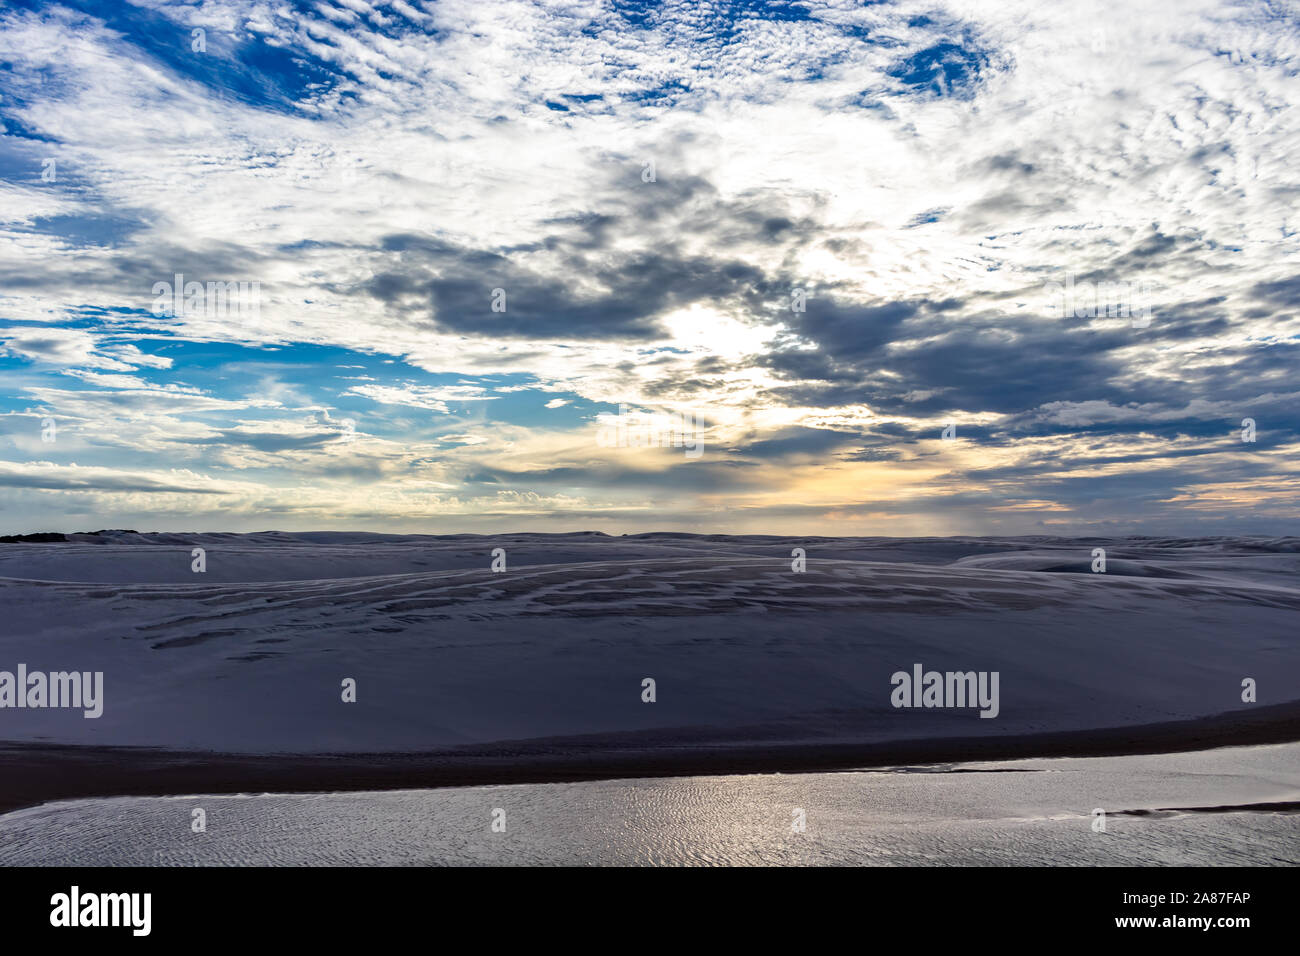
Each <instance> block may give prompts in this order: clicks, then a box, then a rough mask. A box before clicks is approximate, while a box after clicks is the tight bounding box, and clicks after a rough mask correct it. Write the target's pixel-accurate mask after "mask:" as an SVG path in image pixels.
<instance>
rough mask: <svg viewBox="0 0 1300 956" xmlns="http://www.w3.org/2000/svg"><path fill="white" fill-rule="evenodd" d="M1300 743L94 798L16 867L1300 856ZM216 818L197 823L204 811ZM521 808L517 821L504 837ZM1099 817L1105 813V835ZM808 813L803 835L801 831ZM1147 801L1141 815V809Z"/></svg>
mask: <svg viewBox="0 0 1300 956" xmlns="http://www.w3.org/2000/svg"><path fill="white" fill-rule="evenodd" d="M1297 800H1300V744H1285V745H1277V746H1267V747H1249V748H1232V749H1222V750H1213V751H1204V752H1199V753H1184V754H1163V755H1155V756H1132V757H1106V758H1063V759H1053V760H1018V761H1006V762H1000V763H983V764H965V765H957V766H947V767H929V768H893V769H891V770H887V771H870V772H866V771H863V772H845V773H810V774H795V775H781V774H754V775H739V776H699V777H677V778H664V779H653V780H612V781H601V782H593V783H578V784H532V785H521V786H496V787H466V788H456V789H440V790H405V791H389V792H360V793H337V794H320V795H309V796H303V795H281V794H266V795H258V796H236V797H231V796H225V797H218V796H197V797H150V798H117V799H109V800H78V801H69V802H63V803H57V804H49V805H46V806H43V807H36V808H31V809H27V810H21V811H17V812H15V813H10V814H7V815H5V816H3V817H0V864H4V865H32V864H35V865H114V866H117V865H122V866H125V865H195V864H207V865H414V866H421V865H477V864H569V865H619V864H628V865H640V864H735V865H762V864H847V865H969V864H988V865H1039V864H1053V865H1091V866H1107V865H1126V864H1166V865H1296V864H1297V863H1300V813H1296V812H1293V811H1290V810H1288V809H1286V808H1285V806H1283V808H1276V807H1275V808H1273V809H1267V808H1257V809H1236V810H1230V809H1226V808H1229V807H1243V806H1249V805H1252V804H1253V805H1266V804H1272V805H1277V804H1283V805H1285V804H1286V803H1288V802H1294V801H1297ZM196 807H201V808H203V809H204V810H205V811H206V813H207V832H206V833H193V832H191V829H190V822H191V811H192V810H193V809H194V808H196ZM495 808H501V809H504V810H505V818H506V832H505V833H493V832H492V831H491V828H490V822H491V819H492V812H493V810H494V809H495ZM1094 808H1102V809H1105V810H1106V811H1107V814H1106V830H1105V832H1104V833H1098V832H1094V830H1093V826H1092V824H1093V816H1092V811H1093V809H1094ZM795 809H802V810H804V811H805V814H806V821H807V823H806V826H807V828H806V830H805V831H804V832H802V833H796V832H794V831H793V830H792V822H793V820H794V817H793V815H792V813H793V811H794V810H795ZM1133 811H1139V813H1138V814H1136V815H1135V814H1134V813H1133Z"/></svg>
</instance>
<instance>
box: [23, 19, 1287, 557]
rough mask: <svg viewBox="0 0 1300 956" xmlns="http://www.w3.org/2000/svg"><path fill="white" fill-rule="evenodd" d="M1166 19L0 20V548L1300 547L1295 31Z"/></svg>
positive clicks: (1269, 22) (1281, 23)
mask: <svg viewBox="0 0 1300 956" xmlns="http://www.w3.org/2000/svg"><path fill="white" fill-rule="evenodd" d="M1058 7H1059V9H1058ZM1177 9H1178V12H1177V14H1176V15H1175V14H1172V13H1171V12H1170V11H1169V8H1168V6H1167V5H1166V4H1160V3H1145V2H1136V3H1134V2H1122V3H1119V2H1117V3H1093V2H1085V3H1079V4H1070V5H1056V4H1031V3H1018V2H1014V0H1012V2H973V3H961V4H952V5H943V4H930V3H868V4H863V3H858V2H847V0H842V2H814V0H808V2H800V3H760V2H749V0H747V2H732V3H721V2H693V3H674V2H664V3H648V2H626V0H617V2H614V0H603V2H600V0H589V2H547V3H540V2H499V0H472V2H471V0H452V2H420V0H410V2H403V0H391V2H366V0H320V2H311V3H304V2H284V0H277V2H243V0H218V2H190V3H170V2H159V0H136V2H131V3H126V2H117V3H94V2H88V0H82V2H70V3H47V2H40V3H34V2H18V3H11V4H8V5H6V6H5V7H4V8H3V9H0V123H2V124H3V132H2V135H0V230H3V241H0V375H2V376H3V378H2V380H0V381H2V384H0V526H3V528H4V530H7V531H11V532H25V531H36V530H63V531H71V530H78V529H83V530H84V529H87V528H99V527H105V526H116V527H132V528H137V529H139V530H184V529H196V530H253V529H265V528H286V529H304V528H370V529H376V530H394V531H430V532H451V531H493V530H503V529H519V530H525V529H526V530H553V531H563V530H584V529H594V530H602V531H607V532H610V533H621V532H638V531H648V530H664V529H672V530H688V531H710V532H714V531H736V532H786V533H791V534H835V533H843V534H892V535H908V534H940V535H942V534H978V533H1024V534H1049V533H1081V532H1105V533H1112V532H1138V533H1143V532H1145V533H1156V534H1165V533H1189V534H1191V533H1195V534H1217V533H1224V534H1227V533H1239V532H1252V533H1266V534H1272V533H1283V532H1290V533H1297V532H1300V519H1298V518H1297V515H1300V507H1298V505H1300V501H1298V500H1297V499H1298V498H1300V494H1298V492H1297V488H1298V487H1300V485H1298V483H1297V481H1296V477H1297V465H1296V461H1297V455H1296V452H1297V450H1298V449H1300V435H1298V432H1297V429H1298V426H1300V412H1298V409H1300V404H1297V397H1298V396H1300V374H1298V373H1297V371H1296V369H1297V362H1296V359H1297V333H1298V332H1300V323H1298V321H1297V307H1298V306H1300V270H1298V269H1297V262H1298V261H1300V260H1298V257H1297V251H1298V250H1297V246H1298V244H1300V236H1297V230H1298V229H1300V224H1298V223H1297V218H1298V217H1297V212H1296V209H1297V197H1300V179H1298V176H1300V174H1297V173H1296V172H1294V171H1293V169H1294V167H1295V164H1294V163H1293V162H1290V158H1291V157H1294V156H1295V155H1300V120H1298V119H1297V117H1296V111H1295V110H1294V109H1293V108H1292V107H1293V105H1294V100H1295V99H1296V98H1297V92H1298V91H1300V83H1298V82H1297V77H1296V72H1297V67H1298V66H1300V21H1298V20H1297V14H1296V8H1295V7H1294V6H1291V5H1282V4H1268V3H1231V4H1228V3H1207V2H1196V0H1193V2H1189V3H1186V4H1179V5H1178V8H1177ZM177 275H181V276H183V277H184V278H183V280H182V283H181V284H182V287H184V286H185V285H186V284H187V283H191V282H198V283H200V284H201V288H200V289H199V292H200V293H201V294H199V295H197V296H195V297H193V298H188V299H187V298H186V297H185V296H186V295H187V293H186V292H184V291H182V295H181V296H180V299H179V301H178V299H177V298H173V297H172V295H171V291H170V289H168V290H166V291H164V292H162V293H159V292H158V291H157V289H158V287H159V284H160V283H162V284H171V285H175V277H176V276H177ZM218 283H219V284H221V286H220V287H219V288H218V290H217V292H216V293H214V291H213V289H214V285H215V284H218ZM226 283H232V284H233V285H231V286H230V287H229V289H228V290H227V291H228V294H226V293H221V292H220V288H224V287H225V284H226ZM241 284H242V286H241ZM1065 289H1071V290H1075V291H1074V292H1072V293H1070V294H1071V295H1072V296H1073V298H1071V299H1069V301H1068V302H1067V301H1066V300H1065V299H1064V298H1063V296H1064V293H1063V291H1062V290H1065ZM160 301H162V302H163V303H164V306H160V304H159V303H160ZM176 305H180V306H181V308H179V309H177V308H175V306H176ZM1098 306H1100V308H1098ZM1138 316H1141V318H1140V319H1139V318H1138ZM620 408H624V409H626V410H628V411H629V413H631V414H639V415H643V416H646V415H656V416H659V418H658V419H656V421H659V422H664V421H676V422H689V423H691V428H692V437H693V440H696V441H698V443H699V447H700V448H701V449H702V452H701V453H700V454H698V455H687V454H684V450H683V448H681V447H638V446H636V445H630V444H629V445H618V444H613V445H611V444H610V443H609V442H607V441H602V440H600V437H599V436H600V434H601V429H602V424H608V423H609V422H610V421H611V420H612V419H610V418H609V417H608V416H612V415H617V414H618V412H619V409H620ZM1246 419H1250V420H1252V421H1253V422H1254V433H1253V438H1254V440H1253V441H1246V440H1243V434H1244V431H1243V422H1244V420H1246ZM945 436H947V437H945Z"/></svg>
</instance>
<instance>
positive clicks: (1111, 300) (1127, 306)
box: [1045, 274, 1155, 329]
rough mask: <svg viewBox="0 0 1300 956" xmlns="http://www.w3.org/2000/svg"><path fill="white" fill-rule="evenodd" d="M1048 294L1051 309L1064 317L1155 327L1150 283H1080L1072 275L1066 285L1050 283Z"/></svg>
mask: <svg viewBox="0 0 1300 956" xmlns="http://www.w3.org/2000/svg"><path fill="white" fill-rule="evenodd" d="M1045 291H1046V292H1047V297H1048V302H1049V305H1048V308H1049V309H1051V310H1052V312H1054V313H1059V314H1060V315H1061V316H1062V317H1063V318H1067V319H1069V318H1075V319H1097V318H1119V319H1129V320H1130V321H1131V323H1132V326H1133V328H1135V329H1145V328H1147V326H1149V325H1150V324H1151V318H1152V315H1153V313H1152V311H1151V298H1152V296H1153V295H1154V294H1155V287H1154V286H1153V285H1152V284H1151V283H1149V282H1090V281H1086V280H1085V281H1083V282H1076V281H1075V279H1074V275H1073V274H1070V275H1067V276H1066V277H1065V282H1064V283H1060V282H1049V283H1047V285H1046V287H1045Z"/></svg>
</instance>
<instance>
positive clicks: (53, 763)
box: [0, 701, 1300, 813]
mask: <svg viewBox="0 0 1300 956" xmlns="http://www.w3.org/2000/svg"><path fill="white" fill-rule="evenodd" d="M638 740H641V741H642V742H641V743H640V744H638V743H637V741H638ZM1294 742H1300V701H1291V702H1288V703H1285V704H1275V705H1269V706H1265V707H1256V708H1253V709H1251V710H1250V711H1240V710H1237V711H1230V712H1227V713H1223V714H1218V715H1215V716H1212V717H1202V718H1194V719H1190V720H1180V721H1169V722H1164V723H1158V724H1143V725H1133V726H1127V727H1112V728H1104V729H1099V730H1078V731H1056V732H1048V733H1042V734H1024V735H1014V736H1006V737H961V738H943V739H929V740H906V741H885V742H869V743H868V742H854V741H837V742H834V743H743V742H736V741H734V740H726V741H716V740H715V741H713V742H710V741H709V740H708V739H707V738H702V739H701V740H700V741H698V742H695V743H690V744H686V743H683V742H682V741H678V742H677V743H676V744H671V743H660V744H655V743H654V742H653V738H652V735H643V734H630V735H620V736H619V737H618V738H614V737H566V738H551V739H545V740H529V741H504V742H500V743H495V744H491V745H486V746H481V747H461V748H456V749H453V750H444V751H435V752H426V753H410V752H406V753H401V752H396V753H274V754H257V753H248V754H241V753H221V752H215V751H180V750H163V749H154V748H144V747H86V746H77V745H50V744H38V743H12V742H0V767H2V768H3V783H0V813H10V812H12V811H14V810H20V809H24V808H28V807H34V806H39V805H41V804H44V803H50V802H54V801H60V800H76V799H88V798H107V797H128V796H184V795H190V794H210V795H230V794H239V793H332V792H348V791H362V790H413V789H433V788H439V787H472V786H492V785H506V784H530V783H572V782H581V781H588V780H611V779H627V778H637V777H642V778H653V777H681V776H703V775H732V774H746V773H787V774H793V773H816V772H827V771H843V770H865V769H872V768H879V767H893V766H908V765H914V764H921V765H924V764H942V763H967V762H972V761H991V760H1013V759H1025V758H1050V757H1113V756H1125V755H1136V754H1157V753H1183V752H1189V751H1201V750H1214V749H1218V748H1221V747H1239V746H1256V745H1263V744H1280V743H1294Z"/></svg>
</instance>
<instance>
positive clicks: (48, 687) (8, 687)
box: [0, 664, 104, 720]
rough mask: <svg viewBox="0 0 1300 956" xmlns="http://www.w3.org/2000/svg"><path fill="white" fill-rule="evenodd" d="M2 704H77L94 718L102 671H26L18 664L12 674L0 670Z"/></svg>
mask: <svg viewBox="0 0 1300 956" xmlns="http://www.w3.org/2000/svg"><path fill="white" fill-rule="evenodd" d="M5 707H31V708H43V707H79V708H81V709H82V711H83V713H82V716H83V717H85V718H86V719H87V720H94V719H95V718H97V717H99V716H100V715H102V714H103V713H104V672H103V671H95V672H93V673H92V672H90V671H86V672H85V673H82V672H81V671H53V672H51V673H49V674H46V673H45V672H43V671H28V670H27V665H26V664H19V665H18V673H17V675H16V676H15V675H14V674H13V673H11V672H10V671H0V709H3V708H5Z"/></svg>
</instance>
